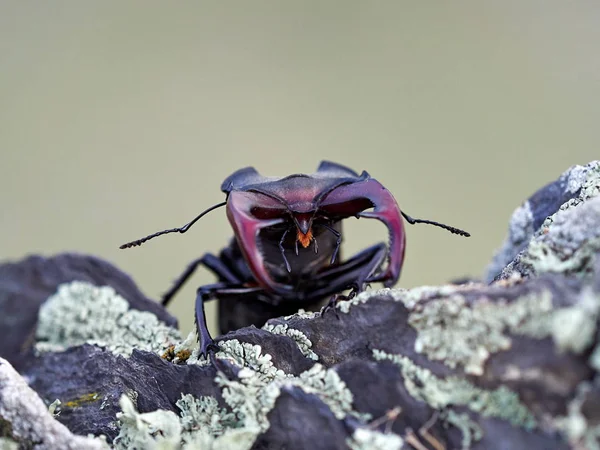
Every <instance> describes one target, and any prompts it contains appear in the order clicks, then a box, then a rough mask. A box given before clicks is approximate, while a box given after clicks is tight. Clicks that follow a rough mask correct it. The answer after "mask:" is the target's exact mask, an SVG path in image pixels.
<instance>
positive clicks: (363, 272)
mask: <svg viewBox="0 0 600 450" xmlns="http://www.w3.org/2000/svg"><path fill="white" fill-rule="evenodd" d="M386 254H387V246H386V245H385V244H384V243H380V244H378V245H373V246H372V247H369V248H368V249H366V250H363V251H362V252H360V253H358V254H356V255H355V256H353V257H352V258H351V259H349V260H348V261H345V262H344V263H342V264H340V265H337V266H330V267H328V268H327V269H325V270H323V271H322V272H319V273H318V274H317V277H316V280H315V286H316V287H315V289H313V290H312V291H311V292H310V297H309V298H311V299H313V298H323V297H327V296H328V295H332V294H335V293H338V292H340V291H343V290H345V289H352V291H351V293H350V294H349V295H351V296H354V295H355V294H357V293H359V292H362V291H363V290H364V287H365V284H366V283H367V282H368V281H369V279H370V278H371V277H373V275H374V274H375V273H376V272H377V270H378V269H379V268H380V267H381V265H382V264H383V263H384V262H385V258H386Z"/></svg>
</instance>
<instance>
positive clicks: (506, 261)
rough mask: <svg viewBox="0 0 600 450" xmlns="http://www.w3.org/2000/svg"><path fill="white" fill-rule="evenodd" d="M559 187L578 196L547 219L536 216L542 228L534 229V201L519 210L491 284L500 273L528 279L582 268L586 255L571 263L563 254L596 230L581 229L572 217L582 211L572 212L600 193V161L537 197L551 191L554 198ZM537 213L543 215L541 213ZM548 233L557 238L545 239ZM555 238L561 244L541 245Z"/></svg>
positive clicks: (567, 175) (572, 172)
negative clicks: (548, 272)
mask: <svg viewBox="0 0 600 450" xmlns="http://www.w3.org/2000/svg"><path fill="white" fill-rule="evenodd" d="M557 186H560V188H561V189H564V193H563V194H566V193H568V194H569V195H568V196H572V195H575V194H576V195H575V196H574V197H573V198H571V199H570V200H568V201H566V202H565V203H564V204H563V205H561V206H560V208H559V209H558V210H557V211H556V212H555V213H553V214H551V215H550V216H548V217H546V218H545V219H544V218H543V217H536V218H535V220H536V221H539V220H540V219H544V221H543V223H542V224H541V226H539V227H537V228H536V229H534V228H533V222H534V217H533V212H532V210H531V206H532V205H531V202H530V201H529V200H528V201H526V202H525V203H524V204H523V205H522V206H520V207H519V208H517V209H516V210H515V212H514V213H513V215H512V217H511V220H510V224H509V233H508V237H507V239H506V240H505V242H504V244H503V246H502V248H501V249H500V250H499V251H498V252H497V254H496V255H495V256H494V258H493V261H492V263H491V264H490V266H489V267H488V270H487V275H486V278H487V280H486V281H487V282H491V281H492V280H493V279H494V278H495V277H496V276H497V275H498V274H501V275H500V276H501V278H508V277H510V276H511V275H512V274H513V273H516V274H520V275H522V276H526V277H527V276H531V275H535V274H536V273H537V274H539V273H543V272H546V271H551V272H552V271H555V272H565V271H567V272H568V271H577V270H578V269H579V267H580V264H581V263H582V262H584V260H585V258H583V256H584V255H583V254H579V255H576V258H575V260H574V261H570V259H571V258H570V257H568V256H567V255H566V254H561V253H562V251H563V250H566V251H567V252H568V251H569V249H573V248H574V247H579V246H580V244H581V240H580V239H578V236H583V235H585V234H586V233H590V232H592V233H593V232H594V230H593V229H590V228H587V229H586V226H581V225H582V223H581V221H578V220H575V221H574V220H573V214H580V212H573V211H574V210H576V209H579V208H580V207H581V206H583V205H585V204H587V203H589V200H591V199H593V198H594V197H597V196H598V195H599V194H600V161H592V162H590V163H588V164H586V165H585V166H573V167H571V168H569V170H567V171H566V172H564V173H563V174H562V175H561V176H560V177H559V178H558V180H556V181H555V182H554V183H552V184H551V187H550V188H549V187H544V188H542V189H541V190H540V191H538V193H536V195H539V193H540V192H542V193H545V190H546V189H548V191H546V192H547V195H549V196H550V197H553V196H555V195H556V194H557V192H556V189H557ZM578 191H579V192H578ZM566 197H567V196H565V198H566ZM538 201H539V199H538ZM536 213H537V214H541V211H537V212H536ZM565 213H566V215H565ZM565 220H566V221H568V222H570V226H569V225H567V226H566V227H564V226H563V225H564V222H565ZM578 222H579V223H578ZM563 228H564V229H563ZM571 228H572V229H571ZM595 228H597V227H595ZM582 232H583V233H582ZM549 233H550V234H554V236H546V235H548V234H549ZM555 238H556V244H558V245H556V246H554V245H552V244H551V245H541V243H542V242H544V241H549V240H550V241H552V240H554V239H555ZM545 243H546V244H548V242H545ZM557 250H558V251H557ZM517 255H518V256H517ZM515 257H516V259H515Z"/></svg>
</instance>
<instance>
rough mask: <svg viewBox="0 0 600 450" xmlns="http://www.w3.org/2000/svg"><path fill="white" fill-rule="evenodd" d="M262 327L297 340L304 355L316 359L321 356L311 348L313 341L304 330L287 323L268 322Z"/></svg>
mask: <svg viewBox="0 0 600 450" xmlns="http://www.w3.org/2000/svg"><path fill="white" fill-rule="evenodd" d="M262 328H263V330H266V331H268V332H270V333H273V334H279V335H282V336H287V337H289V338H291V339H292V340H293V341H294V342H296V345H298V348H299V349H300V351H301V352H302V354H303V355H304V356H306V357H307V358H310V359H312V360H314V361H318V360H319V356H318V355H317V354H316V353H315V352H313V351H312V349H311V347H312V342H311V341H310V339H308V336H306V335H305V334H304V333H303V332H302V331H300V330H296V329H294V328H290V327H289V326H288V324H287V323H284V324H277V325H272V324H270V323H266V324H265V325H264V326H263V327H262Z"/></svg>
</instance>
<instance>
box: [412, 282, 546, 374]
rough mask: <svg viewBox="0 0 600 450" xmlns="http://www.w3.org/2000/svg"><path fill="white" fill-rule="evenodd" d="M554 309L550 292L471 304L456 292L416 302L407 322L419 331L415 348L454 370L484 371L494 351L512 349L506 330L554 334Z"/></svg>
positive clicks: (522, 332)
mask: <svg viewBox="0 0 600 450" xmlns="http://www.w3.org/2000/svg"><path fill="white" fill-rule="evenodd" d="M400 300H401V301H402V298H400ZM411 302H412V300H411ZM551 312H552V295H551V294H550V292H547V291H542V292H540V293H534V294H530V295H526V296H523V297H521V298H519V299H517V300H515V301H512V302H507V301H502V300H495V301H491V300H489V299H486V298H481V299H480V300H477V301H475V302H474V303H472V304H470V305H469V304H467V300H466V299H465V297H464V296H462V295H460V294H458V293H457V294H454V295H451V296H450V297H446V298H441V299H439V300H430V301H427V302H424V303H423V304H422V305H418V307H414V305H413V309H412V310H411V311H410V313H409V317H408V323H409V324H410V325H411V326H412V327H413V328H415V330H417V338H416V339H415V350H416V351H417V352H419V353H424V354H426V355H427V356H428V357H429V358H430V359H432V360H438V361H442V362H443V363H444V364H445V365H447V366H448V367H450V368H455V367H457V366H458V365H461V366H463V367H464V370H465V372H467V373H470V374H474V375H481V374H482V373H483V367H484V364H485V361H486V360H487V359H488V357H489V356H490V354H492V353H494V352H498V351H502V350H507V349H508V348H510V346H511V339H510V337H509V336H508V332H510V333H513V334H517V335H527V336H530V337H544V336H546V335H548V334H550V330H551V324H552V321H551V318H550V314H551Z"/></svg>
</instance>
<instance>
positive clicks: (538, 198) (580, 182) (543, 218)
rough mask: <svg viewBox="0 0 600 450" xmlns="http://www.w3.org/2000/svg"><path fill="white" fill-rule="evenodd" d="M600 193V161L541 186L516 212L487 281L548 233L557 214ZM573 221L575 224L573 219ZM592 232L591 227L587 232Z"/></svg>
mask: <svg viewBox="0 0 600 450" xmlns="http://www.w3.org/2000/svg"><path fill="white" fill-rule="evenodd" d="M599 193H600V161H592V162H590V163H588V164H586V165H585V166H573V167H570V168H569V169H568V170H567V171H565V172H564V173H563V174H562V175H561V176H560V177H558V179H556V180H555V181H553V182H551V183H549V184H547V185H546V186H544V187H543V188H541V189H539V190H538V191H537V192H536V193H535V194H533V195H532V196H531V197H529V199H527V200H526V201H525V202H524V203H523V204H522V205H521V206H519V207H518V208H517V209H516V210H515V212H514V213H513V215H512V217H511V220H510V223H509V229H508V237H507V238H506V241H505V242H504V244H503V245H502V248H501V249H500V250H499V251H498V252H497V253H496V255H495V256H494V259H493V261H492V263H491V264H490V266H489V267H488V269H487V275H486V278H487V280H488V281H492V280H493V279H494V278H495V277H497V276H499V274H500V273H501V272H503V269H504V268H505V267H506V266H507V265H508V264H509V263H511V261H513V260H515V258H517V256H518V255H519V253H520V252H521V251H523V250H524V249H525V248H526V247H527V246H528V245H530V242H531V241H532V238H534V235H536V236H539V235H540V234H544V233H546V227H547V226H548V225H549V223H550V222H553V220H554V219H553V218H552V217H553V216H555V215H556V214H558V215H559V217H560V215H561V214H562V213H561V212H560V211H564V210H566V209H568V208H570V207H575V206H577V205H579V204H581V203H584V202H586V201H587V200H589V199H591V198H593V197H596V196H597V195H598V194H599ZM570 223H571V224H572V225H574V223H573V222H570ZM592 231H593V230H591V229H587V230H584V233H586V232H587V233H589V232H592ZM572 245H573V244H570V246H572ZM511 271H512V269H511ZM509 274H510V273H509V272H506V271H504V274H503V277H504V278H506V276H508V275H509Z"/></svg>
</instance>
